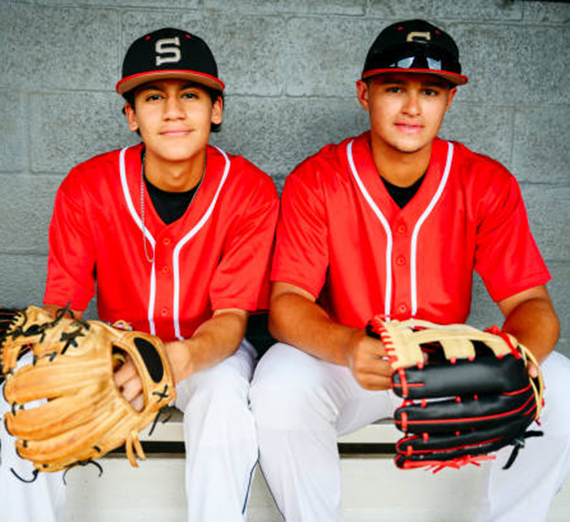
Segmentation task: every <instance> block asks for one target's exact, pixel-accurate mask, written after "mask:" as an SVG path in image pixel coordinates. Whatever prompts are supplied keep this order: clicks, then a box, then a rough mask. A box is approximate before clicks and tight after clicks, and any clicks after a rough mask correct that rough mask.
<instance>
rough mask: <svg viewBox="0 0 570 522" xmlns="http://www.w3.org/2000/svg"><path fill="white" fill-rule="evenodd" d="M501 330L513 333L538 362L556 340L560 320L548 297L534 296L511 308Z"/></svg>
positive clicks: (558, 334) (558, 333)
mask: <svg viewBox="0 0 570 522" xmlns="http://www.w3.org/2000/svg"><path fill="white" fill-rule="evenodd" d="M503 330H504V331H505V332H508V333H510V334H512V335H514V336H515V337H516V338H517V339H518V340H519V342H520V343H521V344H523V345H524V346H526V347H527V348H528V349H529V350H530V351H531V352H532V353H533V355H534V356H535V357H536V359H537V360H538V362H539V363H540V362H542V361H543V360H544V359H545V358H546V356H547V355H548V354H549V353H550V352H552V350H554V348H555V346H556V343H557V342H558V338H559V336H560V322H559V321H558V317H557V315H556V312H555V311H554V308H553V306H552V302H551V301H550V299H549V298H544V297H536V298H533V299H529V300H526V301H524V302H522V303H520V304H519V305H518V306H516V307H515V308H513V309H512V311H511V312H510V313H509V314H508V315H507V316H506V319H505V322H504V324H503Z"/></svg>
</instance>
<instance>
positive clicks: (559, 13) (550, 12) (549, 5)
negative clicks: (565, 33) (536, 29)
mask: <svg viewBox="0 0 570 522" xmlns="http://www.w3.org/2000/svg"><path fill="white" fill-rule="evenodd" d="M523 13H524V15H523V20H524V21H525V22H529V23H534V22H541V23H542V22H544V23H565V22H568V20H570V5H569V4H568V3H567V2H565V3H562V2H542V1H535V2H531V1H529V0H527V1H525V2H524V3H523Z"/></svg>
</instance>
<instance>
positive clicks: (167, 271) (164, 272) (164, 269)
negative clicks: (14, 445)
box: [160, 265, 170, 276]
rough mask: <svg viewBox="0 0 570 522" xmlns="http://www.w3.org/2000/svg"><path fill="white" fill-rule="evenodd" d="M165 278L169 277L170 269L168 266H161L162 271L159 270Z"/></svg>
mask: <svg viewBox="0 0 570 522" xmlns="http://www.w3.org/2000/svg"><path fill="white" fill-rule="evenodd" d="M160 271H161V272H162V273H163V274H164V275H165V276H167V275H170V267H169V266H166V265H165V266H163V267H162V269H161V270H160Z"/></svg>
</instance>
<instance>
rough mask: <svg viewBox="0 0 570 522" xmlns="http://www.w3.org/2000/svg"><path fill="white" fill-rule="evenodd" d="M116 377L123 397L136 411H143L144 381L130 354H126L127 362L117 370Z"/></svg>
mask: <svg viewBox="0 0 570 522" xmlns="http://www.w3.org/2000/svg"><path fill="white" fill-rule="evenodd" d="M114 377H115V383H116V384H117V386H118V388H119V389H120V390H121V393H122V394H123V397H124V398H125V399H126V400H127V401H129V402H130V403H131V406H132V407H133V408H134V409H135V410H136V411H142V409H143V408H144V396H143V393H142V392H143V389H142V381H141V379H140V377H139V374H138V372H137V369H136V366H135V364H134V362H133V360H132V359H131V357H130V356H129V355H127V356H126V358H125V362H124V363H123V364H121V365H120V366H119V367H118V369H116V370H115V373H114Z"/></svg>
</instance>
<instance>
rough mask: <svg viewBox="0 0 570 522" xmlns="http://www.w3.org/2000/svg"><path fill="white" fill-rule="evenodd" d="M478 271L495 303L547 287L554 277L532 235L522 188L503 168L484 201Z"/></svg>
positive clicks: (495, 173)
mask: <svg viewBox="0 0 570 522" xmlns="http://www.w3.org/2000/svg"><path fill="white" fill-rule="evenodd" d="M480 215H481V216H482V217H481V218H480V220H479V224H478V229H477V243H476V252H475V270H476V271H477V273H478V274H479V275H480V276H481V277H482V279H483V281H484V283H485V286H486V287H487V291H488V292H489V294H490V295H491V297H492V299H493V300H494V301H501V300H502V299H506V298H507V297H510V296H512V295H515V294H517V293H519V292H522V291H524V290H528V289H529V288H532V287H534V286H538V285H543V284H546V283H547V282H548V281H549V280H550V273H549V271H548V268H547V267H546V264H545V263H544V261H543V259H542V256H541V255H540V252H539V250H538V247H537V246H536V243H535V241H534V238H533V237H532V234H531V232H530V227H529V223H528V218H527V214H526V210H525V206H524V202H523V199H522V196H521V193H520V188H519V186H518V183H517V181H516V179H515V178H514V176H512V175H511V174H510V173H508V172H507V171H506V169H504V168H502V167H501V168H500V169H498V170H497V171H495V172H493V181H492V185H491V186H490V187H489V190H488V191H487V193H486V194H485V196H483V197H482V198H481V205H480Z"/></svg>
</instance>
